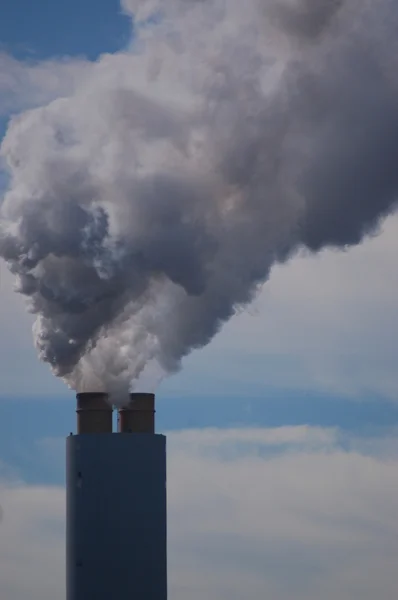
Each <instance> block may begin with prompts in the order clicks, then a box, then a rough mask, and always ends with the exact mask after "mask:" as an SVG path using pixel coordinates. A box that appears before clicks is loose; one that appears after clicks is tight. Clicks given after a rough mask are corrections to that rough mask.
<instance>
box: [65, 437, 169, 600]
mask: <svg viewBox="0 0 398 600" xmlns="http://www.w3.org/2000/svg"><path fill="white" fill-rule="evenodd" d="M66 454H67V469H66V472H67V536H66V537H67V557H66V562H67V565H66V580H67V595H66V597H67V600H166V599H167V564H166V563H167V553H166V543H167V542H166V438H165V437H164V436H163V435H158V434H151V433H82V434H78V435H71V436H69V437H68V438H67V452H66Z"/></svg>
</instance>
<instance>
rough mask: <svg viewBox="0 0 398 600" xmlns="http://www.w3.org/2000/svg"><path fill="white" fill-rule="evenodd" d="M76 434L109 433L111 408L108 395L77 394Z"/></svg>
mask: <svg viewBox="0 0 398 600" xmlns="http://www.w3.org/2000/svg"><path fill="white" fill-rule="evenodd" d="M76 398H77V409H76V413H77V433H78V434H83V433H111V432H112V407H111V405H110V404H109V402H108V394H103V393H96V392H87V393H80V394H77V396H76Z"/></svg>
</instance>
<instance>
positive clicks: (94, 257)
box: [0, 0, 398, 393]
mask: <svg viewBox="0 0 398 600" xmlns="http://www.w3.org/2000/svg"><path fill="white" fill-rule="evenodd" d="M244 4H245V6H243V3H242V2H238V1H237V0H230V1H229V2H225V1H223V0H204V1H202V2H198V1H194V0H168V1H164V2H161V3H160V2H157V1H149V2H138V1H135V0H125V1H124V4H123V7H124V9H125V10H126V11H127V12H131V14H134V15H135V21H134V37H133V41H132V44H131V47H129V48H128V49H126V50H125V51H123V52H120V53H119V54H115V55H106V56H103V57H101V59H100V60H99V61H97V62H96V63H92V64H89V65H86V67H85V73H86V77H85V78H84V80H83V79H82V80H79V81H78V84H76V85H75V86H74V87H73V90H71V92H70V93H69V94H66V92H65V90H64V91H63V94H62V97H59V98H56V99H54V100H53V101H51V102H49V103H47V104H45V105H43V106H41V107H39V108H36V109H34V110H31V111H28V112H25V113H22V114H20V115H19V116H16V117H14V118H13V120H12V121H11V123H10V126H9V129H8V132H7V135H6V137H5V139H4V141H3V144H2V155H3V158H4V161H5V164H6V166H7V169H8V172H9V176H10V182H9V188H8V190H7V192H6V194H5V196H4V200H3V203H2V206H1V212H0V255H1V256H2V257H3V258H4V259H5V260H6V261H7V262H8V265H9V267H10V269H11V270H12V272H13V273H15V275H16V280H17V289H18V290H19V291H20V292H21V293H23V294H25V295H26V296H27V297H28V298H29V308H30V310H31V311H32V312H33V313H34V314H35V315H36V316H37V320H36V325H35V331H34V333H35V342H36V346H37V348H38V351H39V354H40V356H41V358H42V359H43V360H45V361H47V362H48V363H49V364H50V365H51V367H52V369H53V370H54V372H55V373H56V374H57V375H59V376H61V377H64V378H65V380H66V381H67V382H68V383H69V384H70V385H71V386H72V387H75V388H79V389H84V388H85V386H92V385H93V384H94V383H95V386H96V389H99V386H100V385H103V386H104V388H106V389H108V390H109V391H111V392H114V393H116V392H118V391H120V392H122V391H124V389H125V388H126V387H128V386H129V384H130V383H131V381H134V380H135V379H136V378H137V377H138V376H139V375H140V374H141V373H142V372H145V370H146V369H148V365H157V368H158V371H159V372H166V373H167V372H173V371H174V370H176V369H178V368H179V364H180V361H181V358H182V357H183V356H184V355H186V354H187V353H189V352H190V351H191V350H193V349H194V348H197V347H201V346H203V345H205V344H206V343H208V342H209V341H210V340H211V338H212V337H213V336H214V335H215V334H216V332H217V331H218V330H219V328H220V327H221V326H222V324H223V323H224V322H225V321H226V320H227V319H228V318H229V317H231V316H232V315H233V314H234V312H235V310H236V307H237V306H242V305H244V304H246V303H247V302H249V301H250V300H251V298H252V297H253V295H254V294H255V291H256V288H257V286H258V284H260V283H262V282H263V281H265V280H266V278H267V276H268V274H269V271H270V268H271V267H272V265H273V264H274V263H275V262H278V261H284V260H287V259H288V258H289V257H290V256H291V255H292V254H293V253H294V252H295V251H296V250H297V249H298V248H300V247H302V246H306V247H307V248H309V249H310V250H313V251H317V250H320V249H321V248H323V247H326V246H332V247H337V248H339V247H342V248H343V247H346V246H349V245H352V244H357V243H359V242H360V241H361V240H362V239H363V237H364V236H365V235H367V234H369V233H373V232H374V231H376V230H377V227H378V225H379V223H380V219H381V218H383V217H384V216H385V215H387V214H388V213H389V212H391V211H392V210H393V209H394V207H395V203H396V197H397V195H396V194H397V189H398V175H397V173H398V170H397V169H396V164H395V163H396V157H397V155H398V109H397V106H398V77H397V75H396V69H395V56H396V48H395V46H396V41H395V40H396V38H397V32H398V20H397V19H398V8H397V7H396V5H395V3H394V2H393V1H392V0H380V1H379V2H378V3H377V6H375V3H374V2H370V1H366V0H362V1H359V0H346V1H345V2H344V1H343V0H329V1H326V0H325V1H324V2H321V1H320V0H317V1H315V0H269V1H268V2H263V1H260V0H250V1H248V2H246V3H244ZM102 373H107V375H106V380H103V378H102V375H101V376H100V374H102ZM118 386H120V388H122V389H118Z"/></svg>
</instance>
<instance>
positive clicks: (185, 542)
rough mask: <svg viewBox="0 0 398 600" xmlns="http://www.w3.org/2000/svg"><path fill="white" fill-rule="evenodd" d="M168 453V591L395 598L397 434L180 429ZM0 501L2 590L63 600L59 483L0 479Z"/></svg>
mask: <svg viewBox="0 0 398 600" xmlns="http://www.w3.org/2000/svg"><path fill="white" fill-rule="evenodd" d="M343 448H344V449H343ZM59 458H60V463H62V464H63V457H62V456H60V457H59ZM168 459H169V466H168V503H169V594H170V596H171V597H173V598H175V599H176V600H186V599H187V598H189V600H199V599H200V598H203V597H206V598H212V599H214V600H227V599H228V600H230V599H231V598H233V599H236V600H241V599H242V598H247V599H248V600H258V599H259V598H263V597H267V596H268V597H272V598H273V599H274V600H290V598H291V597H292V595H294V597H295V598H297V599H298V600H319V597H322V598H323V599H324V600H335V599H336V598H356V597H361V598H362V599H363V600H374V598H379V599H380V600H395V596H396V588H397V584H398V580H397V572H396V560H395V557H396V555H397V552H398V531H397V525H396V524H397V522H398V520H397V517H398V500H397V498H398V494H397V492H398V489H397V485H398V484H397V481H398V478H397V475H398V444H397V438H396V436H395V434H394V435H391V436H390V437H388V439H384V440H382V439H374V440H372V439H366V440H358V439H352V438H348V437H342V434H341V433H339V432H338V431H332V430H322V429H319V428H315V429H312V428H309V427H297V428H295V427H293V428H280V429H263V430H261V429H257V430H251V429H243V430H239V429H237V430H226V431H218V430H209V431H206V430H205V431H185V432H177V433H172V434H170V435H169V436H168ZM0 504H1V506H2V508H3V519H2V522H1V523H0V531H1V537H0V559H1V560H0V593H1V596H2V597H4V598H7V600H36V599H37V600H38V599H39V598H40V600H54V598H60V599H62V598H63V597H64V575H63V567H64V564H63V561H64V530H63V515H64V492H63V490H62V489H61V488H52V487H45V486H26V485H24V484H23V483H21V482H19V483H17V482H15V481H14V483H11V484H10V483H9V482H7V480H4V477H3V483H2V486H1V488H0Z"/></svg>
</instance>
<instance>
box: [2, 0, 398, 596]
mask: <svg viewBox="0 0 398 600" xmlns="http://www.w3.org/2000/svg"><path fill="white" fill-rule="evenodd" d="M127 5H129V3H128V1H127ZM130 5H131V6H132V5H133V3H132V2H131V3H130ZM131 30H132V22H131V19H130V18H129V17H128V16H126V15H124V14H122V11H121V9H120V6H119V2H118V1H117V0H99V1H94V0H80V1H78V0H71V1H70V2H53V1H51V0H46V1H45V0H37V1H36V2H34V3H33V2H32V1H31V0H3V2H2V14H1V20H0V51H1V52H2V53H3V58H4V57H6V58H5V60H4V61H3V62H0V69H3V71H4V72H3V73H2V72H0V94H2V92H5V91H6V92H7V93H9V94H11V96H10V97H11V98H12V99H13V102H11V103H7V102H5V103H4V106H3V105H2V104H1V101H0V133H1V132H2V131H5V129H6V123H7V120H8V118H9V116H10V114H11V113H15V112H18V111H19V110H23V109H24V108H25V107H28V106H29V105H32V106H37V105H39V104H40V103H45V102H47V101H49V99H50V96H51V94H52V93H53V90H51V92H49V91H48V89H46V85H45V84H44V83H43V81H44V80H42V79H40V81H39V84H38V85H37V84H34V85H33V84H32V80H34V79H35V77H36V76H37V73H39V74H40V68H41V66H42V65H43V64H46V63H43V62H42V61H43V60H51V61H53V63H52V66H51V69H52V71H51V72H52V74H53V75H54V77H56V76H59V79H60V81H62V79H63V77H64V75H63V73H64V71H63V68H64V67H63V65H62V64H61V63H62V62H64V58H61V57H65V56H68V57H75V58H76V57H79V60H80V57H86V58H87V59H88V60H89V61H95V60H97V59H98V57H99V56H100V55H101V54H103V53H115V52H117V51H118V50H120V49H124V48H125V47H126V45H127V44H128V42H129V40H130V35H131ZM13 59H15V61H14V60H13ZM32 61H33V62H34V63H35V64H36V66H33V63H32ZM57 61H58V62H57ZM37 65H39V67H37ZM76 68H78V67H76ZM38 69H39V70H38ZM74 69H75V66H74V63H73V64H72V67H71V73H72V71H73V73H72V74H73V76H74ZM68 73H69V72H68ZM2 75H4V77H3V81H5V82H6V83H4V86H5V87H4V89H3V88H2V87H1V85H2V84H1V81H2V78H1V76H2ZM68 76H69V75H68ZM79 77H80V75H79V74H77V75H76V81H77V82H78V83H77V85H79V81H80V79H79ZM10 81H11V82H13V83H12V85H11V84H7V82H10ZM40 82H41V83H40ZM7 85H8V88H7ZM57 85H61V84H60V83H57ZM10 90H11V91H10ZM14 100H15V103H14ZM397 234H398V220H397V218H396V217H395V216H392V217H390V218H388V219H387V220H386V222H385V223H383V226H382V231H381V234H380V235H379V236H378V237H377V238H375V239H372V240H366V241H365V242H364V243H363V244H362V245H361V246H360V247H358V248H354V249H352V250H350V251H348V252H344V253H336V252H332V251H325V252H323V253H322V254H321V255H320V256H317V257H308V256H299V257H296V258H294V259H293V260H292V261H290V262H289V263H288V264H287V265H285V266H278V267H276V268H275V269H274V270H273V272H272V274H271V278H270V281H269V283H268V284H266V285H265V286H264V289H263V290H262V291H261V292H260V294H259V296H258V298H257V299H256V300H255V301H254V302H253V304H252V305H251V306H250V307H249V308H248V310H247V311H243V312H242V314H239V315H237V316H236V317H235V318H234V319H233V320H232V321H231V322H230V323H229V324H228V325H227V326H226V327H225V328H224V329H223V331H222V332H221V333H220V334H219V336H217V338H216V339H215V340H214V342H213V343H212V344H211V345H210V346H209V347H207V348H205V349H203V350H200V351H198V352H196V353H193V354H192V355H191V356H189V357H188V358H187V359H186V360H185V361H184V368H183V370H182V371H181V373H178V374H176V375H175V376H173V377H172V378H170V379H169V380H166V381H164V382H163V383H162V385H161V386H160V388H159V391H158V412H157V424H158V430H161V431H167V432H170V444H169V448H170V449H169V461H170V477H169V506H170V508H169V512H170V532H171V533H170V540H171V541H170V548H171V551H170V552H171V553H170V573H171V574H170V581H171V587H172V590H173V592H174V594H173V597H175V598H176V600H182V599H184V600H196V598H198V599H199V598H202V597H211V598H214V600H223V599H224V598H225V599H226V598H228V599H229V600H230V599H231V598H237V599H238V598H242V599H243V598H244V597H245V598H247V599H248V600H254V599H256V600H257V599H258V598H260V597H262V595H261V594H262V592H263V591H264V590H267V593H268V595H267V596H266V597H270V598H273V600H288V599H290V598H291V597H292V594H293V591H292V590H293V589H294V595H295V597H296V598H298V599H299V600H300V599H301V598H303V600H304V598H305V600H318V599H319V597H322V599H323V600H329V598H330V599H332V598H333V600H336V599H340V598H341V600H351V599H354V598H357V597H361V598H363V600H368V599H369V600H371V599H372V600H373V599H374V598H375V597H378V598H380V600H392V599H393V598H395V595H394V594H395V593H396V586H397V584H398V580H397V578H396V569H395V566H394V564H393V562H394V561H392V559H391V556H396V552H397V551H398V546H397V541H396V540H397V539H398V535H397V534H398V532H397V530H396V522H397V517H398V504H397V501H396V498H397V497H398V494H397V493H396V492H397V491H398V490H397V489H396V488H397V485H396V481H398V478H397V475H398V444H397V438H396V431H397V426H398V403H397V398H398V375H397V373H398V371H397V369H396V356H397V352H398V342H397V341H396V330H397V325H398V308H397V306H396V297H397V294H398V276H397V272H396V256H397V251H398V235H397ZM31 325H32V320H31V318H30V316H28V315H27V314H26V312H25V309H24V305H23V302H22V299H21V298H20V297H19V296H17V295H15V293H14V292H13V290H12V279H11V277H10V275H9V274H8V273H7V271H6V269H5V265H4V264H0V384H1V385H0V508H2V510H3V511H4V516H3V520H2V519H1V516H0V528H3V530H4V539H5V540H7V545H8V548H9V550H7V548H6V547H5V546H4V545H3V546H1V543H2V542H0V565H1V564H3V567H1V566H0V596H1V598H4V599H5V600H17V599H18V600H28V599H29V600H35V599H36V598H37V600H38V599H39V598H40V600H50V599H51V600H53V598H54V597H59V598H62V597H63V596H62V594H63V590H62V568H63V562H62V561H63V537H62V523H63V497H64V496H63V494H64V491H63V480H64V472H63V459H64V456H63V438H64V437H65V436H66V435H67V434H68V433H69V431H73V430H74V426H75V413H74V410H75V407H74V397H73V393H71V392H70V391H69V390H67V389H66V388H65V386H64V385H63V383H61V382H59V381H58V380H56V379H55V378H54V377H53V376H52V375H51V374H50V373H49V370H48V368H47V366H45V365H42V364H41V363H40V362H39V361H38V359H37V357H36V354H35V350H34V348H33V344H32V335H31ZM242 448H243V450H242ZM248 448H249V449H248ZM231 449H232V450H231ZM226 456H232V458H230V459H229V460H228V461H227V460H226V458H225V457H226ZM194 475H195V476H194ZM199 480H200V481H201V482H203V483H202V484H200V485H199V483H200V482H199ZM189 485H191V488H189ZM187 488H189V489H187ZM294 498H296V499H297V503H296V504H295V503H294V502H293V499H294ZM223 506H226V507H227V508H226V510H225V511H224V510H223V509H222V508H220V507H223ZM0 515H1V511H0ZM47 517H48V518H49V519H52V521H51V522H53V521H54V522H55V523H57V524H58V525H59V527H60V530H59V531H58V529H57V530H56V531H55V532H54V533H53V534H51V535H48V531H47V529H46V526H47V525H48V523H46V518H47ZM251 517H252V519H253V522H252V520H251ZM376 517H377V518H376ZM217 519H218V525H217ZM256 519H257V523H260V530H261V532H260V533H261V535H260V534H259V533H258V532H257V531H256ZM1 521H2V522H1ZM193 523H194V524H193ZM286 523H288V524H289V525H290V528H289V530H287V528H286V526H285V524H286ZM32 527H34V528H36V529H35V531H37V535H36V537H35V538H31V537H30V531H31V529H32ZM184 527H185V529H184ZM372 527H373V529H372ZM0 532H1V530H0ZM60 532H61V533H60ZM202 532H203V533H202ZM206 536H207V537H206ZM394 536H395V537H394ZM270 540H271V541H270ZM383 547H385V549H386V550H385V551H382V550H381V549H382V548H383ZM383 552H384V553H383ZM18 561H19V562H18ZM383 561H384V562H383ZM41 563H44V565H46V568H45V572H48V571H51V573H52V574H51V577H50V578H49V579H48V581H46V582H44V583H43V577H42V573H43V566H42V564H41ZM264 565H266V566H264ZM40 569H42V570H41V571H40ZM289 571H290V573H291V580H289V581H287V580H286V576H285V573H286V572H289ZM21 572H25V573H26V582H24V581H22V580H23V577H22V579H21V578H20V575H19V574H20V573H21ZM40 573H41V574H40ZM2 582H3V583H2ZM231 582H232V583H231ZM206 585H207V587H206ZM2 586H3V587H2ZM240 586H242V588H241V587H240ZM242 590H245V591H242ZM242 594H245V595H242Z"/></svg>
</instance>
